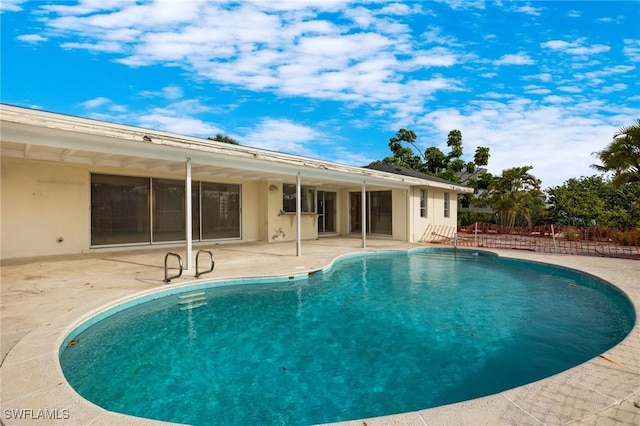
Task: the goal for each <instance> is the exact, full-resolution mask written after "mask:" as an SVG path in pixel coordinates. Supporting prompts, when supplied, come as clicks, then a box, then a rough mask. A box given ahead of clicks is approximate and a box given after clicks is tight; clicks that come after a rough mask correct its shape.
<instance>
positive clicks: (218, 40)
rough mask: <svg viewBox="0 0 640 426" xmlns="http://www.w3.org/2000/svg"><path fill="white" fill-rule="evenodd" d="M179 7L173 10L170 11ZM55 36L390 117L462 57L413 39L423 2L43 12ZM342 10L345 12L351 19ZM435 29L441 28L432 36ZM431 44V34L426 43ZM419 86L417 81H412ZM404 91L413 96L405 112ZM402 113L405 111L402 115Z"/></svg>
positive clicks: (449, 85)
mask: <svg viewBox="0 0 640 426" xmlns="http://www.w3.org/2000/svg"><path fill="white" fill-rule="evenodd" d="M172 6H173V7H172ZM43 8H44V9H46V10H47V11H49V12H55V13H57V15H51V16H52V17H51V18H43V19H48V21H46V22H47V24H48V26H49V28H50V29H51V30H52V32H55V33H56V34H59V35H64V36H69V37H70V38H73V36H75V35H82V38H79V39H78V41H65V42H64V43H63V44H62V45H61V46H62V47H63V48H66V49H86V50H89V51H93V52H109V53H112V54H115V60H116V61H117V62H120V63H122V64H124V65H126V66H130V67H142V66H151V65H157V64H161V65H172V66H179V67H182V68H183V69H185V70H187V71H188V72H190V73H193V74H194V75H195V76H196V78H206V79H210V80H212V81H213V82H215V83H222V84H230V85H234V86H238V87H242V88H246V89H248V90H253V91H268V92H273V93H276V94H277V95H281V96H305V97H308V98H311V99H332V100H338V101H343V102H348V103H350V104H354V105H355V104H367V105H369V106H371V107H372V108H382V109H385V110H392V111H391V112H394V111H393V109H394V108H401V109H402V110H403V111H406V109H407V108H415V107H417V106H423V105H424V104H425V102H426V101H427V100H428V99H429V98H430V97H431V95H432V94H433V93H434V91H447V90H459V82H457V81H456V79H453V78H442V77H440V76H437V75H432V74H429V73H427V74H425V73H422V74H421V75H420V77H419V79H416V77H415V76H414V75H413V74H411V73H415V72H416V71H417V70H427V69H430V68H434V67H452V66H454V65H456V64H458V63H460V61H462V60H468V58H463V57H461V56H460V54H459V53H458V52H457V51H454V50H452V49H451V48H450V47H453V46H452V45H451V46H450V47H444V46H443V45H442V43H449V44H452V43H455V39H451V38H450V39H448V40H447V39H443V40H440V41H438V40H430V41H428V44H436V42H437V44H436V45H435V46H433V45H431V46H428V47H423V46H424V45H423V44H422V43H423V42H422V40H414V39H413V38H412V36H411V33H410V31H411V29H410V28H409V27H408V26H407V25H406V24H405V23H404V22H403V19H404V16H405V15H407V14H423V13H424V12H423V11H422V5H421V4H413V5H411V6H409V5H407V4H404V3H400V2H398V3H389V4H384V5H383V6H382V7H380V8H376V7H372V8H370V9H364V8H363V7H356V8H348V7H344V4H342V3H339V2H334V1H331V2H324V1H318V2H310V1H309V2H307V1H305V2H291V3H286V4H283V3H281V2H279V4H278V5H275V4H272V2H262V1H261V2H240V3H219V2H206V3H205V2H204V1H202V0H198V1H196V0H194V1H189V2H186V3H185V7H180V8H176V7H175V3H174V2H172V0H162V1H157V2H153V3H143V4H137V3H136V4H133V3H127V2H124V3H119V6H116V5H115V3H108V4H106V5H105V6H101V5H100V2H98V1H95V0H92V1H85V2H81V3H80V4H78V5H53V6H43ZM345 11H346V12H345ZM324 12H327V13H335V14H338V15H340V17H342V18H344V17H347V18H349V19H350V20H351V22H354V23H355V24H354V25H355V26H352V27H349V26H347V25H343V24H342V23H340V24H338V23H337V21H335V22H332V21H329V20H324V19H322V18H321V17H320V16H321V13H324ZM434 31H436V30H434ZM426 37H433V34H432V36H428V35H427V36H426ZM508 63H510V64H527V63H532V60H531V58H529V57H528V56H527V55H526V54H523V53H520V54H517V55H507V56H506V57H503V58H502V59H501V60H499V61H498V64H508ZM414 79H415V80H414ZM403 89H411V90H413V89H417V90H416V91H415V92H412V93H411V95H410V100H409V105H408V106H407V105H406V104H402V103H401V102H400V101H401V99H402V98H403V97H404V96H403V95H402V92H403ZM399 113H400V114H404V112H399Z"/></svg>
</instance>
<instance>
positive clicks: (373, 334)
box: [60, 250, 635, 425]
mask: <svg viewBox="0 0 640 426" xmlns="http://www.w3.org/2000/svg"><path fill="white" fill-rule="evenodd" d="M200 291H204V297H202V296H199V295H197V294H196V295H195V296H194V297H193V298H192V299H191V300H192V301H191V302H190V303H187V301H188V300H189V295H188V294H187V295H186V297H185V294H176V295H171V296H166V297H162V298H159V299H157V300H153V301H150V302H146V303H142V304H139V305H137V306H134V307H131V308H128V309H125V310H123V311H121V312H118V313H116V314H114V315H111V316H108V317H107V318H105V319H103V320H101V321H99V322H97V323H96V324H94V325H92V326H90V327H88V328H86V330H84V331H82V332H80V334H73V333H72V334H71V335H69V339H76V338H77V339H78V340H79V343H78V344H77V345H74V346H70V347H66V348H63V349H61V354H60V362H61V366H62V369H63V371H64V374H65V376H66V378H67V380H68V381H69V383H70V384H71V385H72V386H73V387H74V388H75V389H76V391H77V392H78V393H80V394H81V395H82V396H83V397H85V398H86V399H88V400H90V401H92V402H94V403H95V404H97V405H100V406H102V407H104V408H106V409H108V410H111V411H117V412H121V413H126V414H131V415H135V416H141V417H147V418H152V419H159V420H166V421H172V422H182V423H190V424H203V425H211V424H219V425H233V424H238V425H247V424H265V425H280V424H288V425H291V424H314V423H324V422H335V421H341V420H349V419H356V418H365V417H371V416H380V415H387V414H393V413H399V412H405V411H413V410H418V409H423V408H428V407H434V406H438V405H442V404H448V403H453V402H458V401H462V400H466V399H470V398H476V397H480V396H484V395H489V394H493V393H496V392H499V391H502V390H505V389H509V388H512V387H515V386H519V385H522V384H525V383H529V382H532V381H535V380H538V379H541V378H544V377H547V376H550V375H552V374H555V373H557V372H560V371H563V370H565V369H568V368H570V367H573V366H575V365H578V364H580V363H582V362H584V361H587V360H588V359H590V358H593V357H595V356H597V355H598V354H600V353H602V352H604V351H606V350H607V349H609V348H610V347H612V346H614V345H615V344H616V343H618V342H619V341H621V340H622V339H623V338H624V337H625V336H626V335H627V334H628V333H629V332H630V330H631V328H632V326H633V323H634V320H635V314H634V311H633V308H632V306H631V304H630V303H629V301H628V299H626V297H625V296H624V295H622V294H621V293H620V292H618V291H617V290H616V289H614V288H613V287H611V286H609V285H607V284H606V283H604V282H603V281H601V280H599V279H597V278H594V277H592V276H589V275H587V274H582V273H579V272H577V271H573V270H568V269H564V268H558V267H552V266H549V265H542V264H537V263H530V262H522V261H516V260H508V259H502V258H499V257H497V256H494V255H490V254H484V253H478V252H475V253H473V252H470V251H457V252H453V251H449V250H427V251H420V252H410V253H386V254H384V255H380V254H378V255H374V256H360V257H352V258H348V259H345V260H342V261H339V262H337V263H336V264H335V265H334V266H333V267H332V268H331V269H330V270H328V271H325V272H323V273H319V274H316V275H314V276H310V277H309V278H308V279H304V280H294V281H291V282H285V283H273V284H264V283H262V284H248V285H222V286H220V285H218V286H217V287H214V288H207V289H205V290H203V289H199V290H197V291H195V290H193V291H190V292H189V294H192V295H193V294H194V293H199V292H200ZM202 299H204V300H202ZM181 308H182V309H181Z"/></svg>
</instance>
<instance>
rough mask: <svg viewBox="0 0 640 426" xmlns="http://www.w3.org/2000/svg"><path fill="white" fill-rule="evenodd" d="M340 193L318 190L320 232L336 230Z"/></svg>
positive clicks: (317, 209)
mask: <svg viewBox="0 0 640 426" xmlns="http://www.w3.org/2000/svg"><path fill="white" fill-rule="evenodd" d="M337 199H338V194H337V193H335V192H326V191H318V206H317V208H316V211H317V213H318V215H319V216H318V233H320V234H324V233H330V232H336V211H337Z"/></svg>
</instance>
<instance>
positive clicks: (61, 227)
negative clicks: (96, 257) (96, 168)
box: [0, 157, 90, 259]
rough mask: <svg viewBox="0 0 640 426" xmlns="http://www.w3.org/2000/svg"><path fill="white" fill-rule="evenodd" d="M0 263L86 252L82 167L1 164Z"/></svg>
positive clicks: (85, 189) (86, 185)
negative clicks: (17, 259)
mask: <svg viewBox="0 0 640 426" xmlns="http://www.w3.org/2000/svg"><path fill="white" fill-rule="evenodd" d="M1 166H2V203H1V209H2V210H1V212H2V216H1V218H2V221H1V232H2V238H1V240H2V242H1V246H0V248H1V254H0V255H1V256H2V258H3V259H8V258H12V257H27V256H41V255H58V254H69V253H80V252H81V251H82V250H83V249H86V248H88V247H89V229H90V225H89V220H90V219H89V172H88V170H87V169H86V168H85V167H78V166H74V165H69V164H55V163H50V162H44V161H28V160H23V159H14V158H4V157H3V158H2V164H1Z"/></svg>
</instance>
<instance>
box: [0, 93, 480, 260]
mask: <svg viewBox="0 0 640 426" xmlns="http://www.w3.org/2000/svg"><path fill="white" fill-rule="evenodd" d="M0 115H1V123H0V136H1V137H0V143H1V156H2V163H1V171H2V186H1V197H2V199H1V201H2V202H1V211H0V214H1V216H0V218H1V229H0V232H1V242H2V243H1V252H0V258H1V259H10V258H18V257H31V256H46V255H59V254H73V253H83V252H91V251H94V250H100V249H103V248H106V247H123V248H127V249H131V247H132V246H149V245H156V244H169V243H173V244H176V243H179V244H186V249H187V253H190V252H191V250H192V245H193V244H196V245H198V244H199V243H207V244H210V243H211V242H222V241H235V240H237V241H243V242H251V241H262V242H272V241H273V242H276V241H297V247H298V254H299V253H300V250H301V241H303V240H305V239H316V238H319V237H323V236H328V235H343V236H350V235H353V236H357V237H358V238H362V242H363V245H365V244H366V238H368V237H384V238H390V239H393V240H398V241H408V242H413V241H420V239H421V237H422V235H423V233H424V231H425V229H426V228H427V227H428V226H429V225H431V226H433V225H450V226H452V227H455V226H456V215H457V203H456V200H457V195H458V194H461V193H468V192H472V189H470V188H467V187H465V186H461V185H458V184H455V183H452V182H448V181H443V180H442V179H437V178H431V177H429V176H426V175H420V176H417V175H410V174H402V173H397V172H394V171H393V170H376V169H375V168H364V167H355V166H347V165H343V164H339V163H335V162H329V161H323V160H317V159H313V158H307V157H301V156H297V155H290V154H284V153H280V152H274V151H269V150H264V149H256V148H251V147H247V146H241V145H233V144H227V143H222V142H215V141H211V140H206V139H201V138H196V137H190V136H184V135H179V134H173V133H168V132H163V131H156V130H151V129H144V128H139V127H134V126H128V125H121V124H115V123H108V122H103V121H98V120H93V119H86V118H79V117H72V116H67V115H62V114H56V113H51V112H45V111H41V110H34V109H28V108H22V107H16V106H11V105H6V104H0ZM185 194H190V195H189V196H188V197H185ZM363 200H364V202H363ZM189 256H190V255H189V254H188V255H187V257H188V259H187V262H188V263H187V264H188V265H189V262H191V259H190V258H189Z"/></svg>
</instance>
